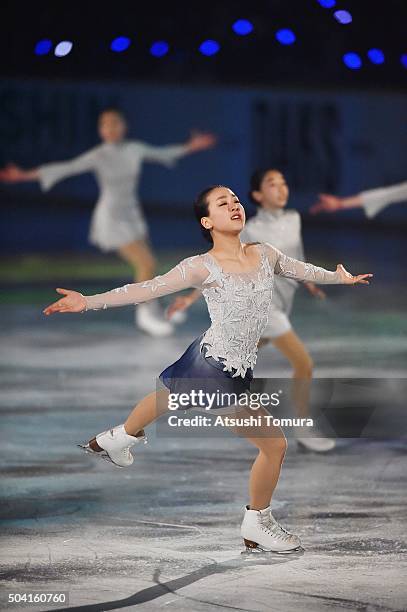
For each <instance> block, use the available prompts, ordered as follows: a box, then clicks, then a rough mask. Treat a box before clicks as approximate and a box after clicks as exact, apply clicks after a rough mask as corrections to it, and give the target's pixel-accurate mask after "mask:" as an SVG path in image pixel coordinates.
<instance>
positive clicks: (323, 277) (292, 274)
mask: <svg viewBox="0 0 407 612" xmlns="http://www.w3.org/2000/svg"><path fill="white" fill-rule="evenodd" d="M265 244H266V248H267V253H268V258H269V261H270V264H271V265H272V267H273V268H274V272H275V273H276V274H278V275H279V276H285V277H286V278H293V279H295V280H299V281H311V282H314V283H318V284H323V285H327V284H332V285H355V284H358V283H360V284H364V285H368V284H369V281H368V280H367V279H368V278H370V277H372V276H373V274H359V275H358V276H353V275H352V274H350V272H347V271H346V270H345V268H344V267H343V265H342V264H338V265H337V267H336V271H335V272H330V271H329V270H325V268H320V267H319V266H314V265H312V264H310V263H305V262H303V261H299V260H298V259H293V258H292V257H288V256H287V255H284V253H282V252H281V251H280V250H279V249H276V248H275V247H273V246H272V245H271V244H269V243H267V242H266V243H265Z"/></svg>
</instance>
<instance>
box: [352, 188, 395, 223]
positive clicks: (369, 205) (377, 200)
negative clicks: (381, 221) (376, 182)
mask: <svg viewBox="0 0 407 612" xmlns="http://www.w3.org/2000/svg"><path fill="white" fill-rule="evenodd" d="M359 195H360V196H361V198H362V205H363V208H364V209H365V214H366V216H367V217H369V218H370V219H371V218H373V217H374V216H376V215H377V214H378V213H379V212H380V211H382V210H383V209H384V208H386V206H389V204H395V203H396V202H407V181H404V182H403V183H398V184H397V185H390V187H379V188H378V189H369V190H368V191H362V192H361V193H360V194H359Z"/></svg>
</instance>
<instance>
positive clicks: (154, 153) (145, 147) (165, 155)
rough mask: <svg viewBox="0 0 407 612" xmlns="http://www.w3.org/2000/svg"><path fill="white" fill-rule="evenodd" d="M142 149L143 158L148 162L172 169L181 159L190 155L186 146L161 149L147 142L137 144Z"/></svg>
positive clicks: (166, 146) (163, 147)
mask: <svg viewBox="0 0 407 612" xmlns="http://www.w3.org/2000/svg"><path fill="white" fill-rule="evenodd" d="M137 144H138V145H139V147H140V153H141V157H142V158H143V160H144V161H147V162H157V163H159V164H163V165H164V166H168V167H169V168H172V167H173V166H174V165H175V163H176V162H177V161H178V159H179V158H180V157H183V156H184V155H186V154H187V153H188V149H187V146H186V145H183V144H180V145H164V146H161V147H157V146H153V145H150V144H147V143H146V142H140V143H137Z"/></svg>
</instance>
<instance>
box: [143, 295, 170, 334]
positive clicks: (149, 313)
mask: <svg viewBox="0 0 407 612" xmlns="http://www.w3.org/2000/svg"><path fill="white" fill-rule="evenodd" d="M135 323H136V325H137V326H138V327H139V329H141V330H142V331H144V332H145V333H146V334H149V335H150V336H156V337H164V336H170V335H171V334H172V333H173V332H174V327H173V325H172V324H171V323H170V322H169V321H165V319H164V318H162V317H160V311H159V309H158V308H157V305H156V304H153V303H148V304H147V303H143V304H139V305H138V306H137V307H136V312H135Z"/></svg>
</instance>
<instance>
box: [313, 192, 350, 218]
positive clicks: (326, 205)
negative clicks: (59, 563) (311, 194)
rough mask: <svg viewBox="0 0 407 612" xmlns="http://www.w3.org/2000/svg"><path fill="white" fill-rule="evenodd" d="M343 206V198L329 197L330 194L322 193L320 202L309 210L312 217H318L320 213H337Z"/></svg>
mask: <svg viewBox="0 0 407 612" xmlns="http://www.w3.org/2000/svg"><path fill="white" fill-rule="evenodd" d="M341 208H343V206H342V198H337V197H336V196H334V195H329V194H328V193H320V194H319V200H318V201H317V202H316V203H315V204H314V205H313V206H311V208H310V209H309V211H310V213H311V214H312V215H316V214H318V213H320V212H328V213H332V212H336V211H337V210H341Z"/></svg>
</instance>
